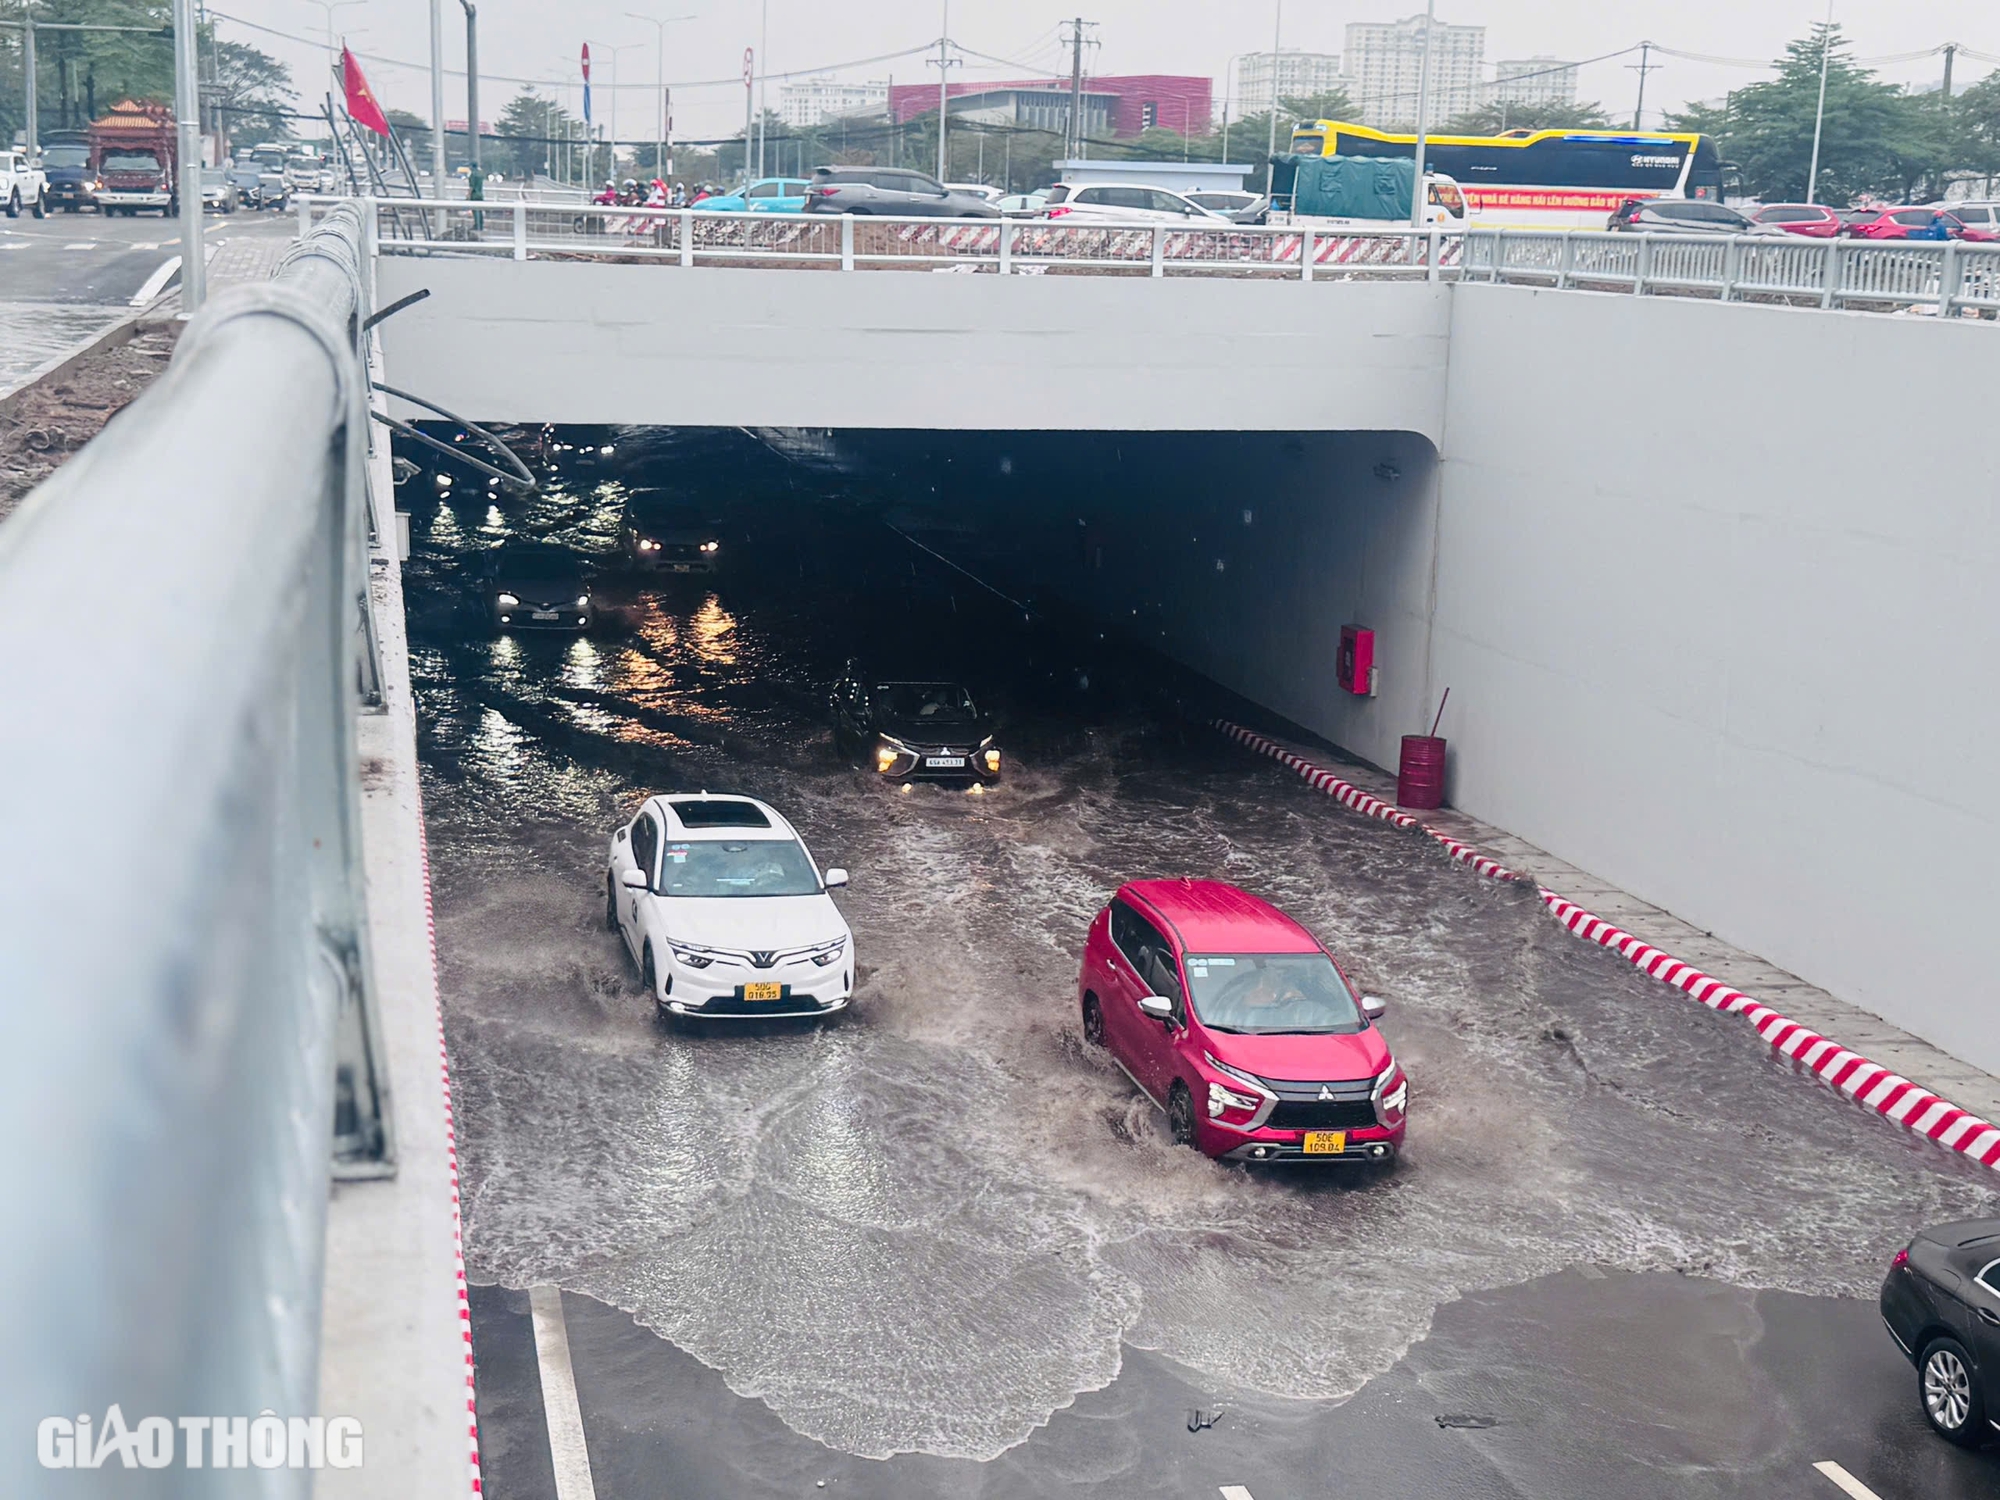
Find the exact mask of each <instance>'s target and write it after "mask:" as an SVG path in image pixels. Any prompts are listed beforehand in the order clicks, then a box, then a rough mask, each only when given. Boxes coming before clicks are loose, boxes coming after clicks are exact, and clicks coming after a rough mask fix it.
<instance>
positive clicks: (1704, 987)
mask: <svg viewBox="0 0 2000 1500" xmlns="http://www.w3.org/2000/svg"><path fill="white" fill-rule="evenodd" d="M1209 722H1210V724H1211V725H1212V726H1213V727H1214V728H1216V729H1219V730H1221V731H1222V733H1224V734H1225V735H1227V736H1228V737H1229V738H1230V739H1232V740H1235V741H1236V742H1237V743H1238V744H1239V745H1243V746H1245V747H1246V748H1248V749H1251V750H1255V751H1256V752H1258V753H1259V754H1260V755H1267V756H1270V757H1271V758H1272V759H1274V760H1277V761H1279V762H1281V763H1282V764H1284V765H1286V766H1288V767H1289V768H1291V769H1292V770H1294V771H1296V772H1298V773H1299V774H1300V775H1301V776H1303V777H1304V778H1305V779H1306V780H1307V781H1309V782H1310V783H1311V784H1312V785H1314V786H1315V787H1318V788H1319V789H1320V790H1321V791H1324V792H1326V793H1327V794H1328V795H1330V796H1331V797H1333V798H1334V800H1335V801H1337V802H1339V803H1341V804H1342V805H1343V806H1346V807H1351V808H1353V809H1354V810H1355V811H1356V812H1359V813H1362V814H1364V815H1366V816H1368V817H1371V818H1378V819H1380V820H1381V821H1382V822H1385V823H1388V824H1390V825H1392V826H1394V827H1396V828H1404V829H1410V830H1414V831H1415V832H1418V833H1422V834H1425V835H1427V836H1429V837H1430V838H1431V839H1433V840H1435V841H1436V842H1437V843H1438V844H1440V845H1442V846H1443V847H1444V849H1445V851H1446V852H1447V853H1448V854H1450V855H1451V857H1452V858H1453V859H1455V860H1457V861H1458V862H1459V863H1461V864H1464V865H1469V866H1470V867H1471V868H1472V869H1473V870H1474V871H1476V872H1477V873H1479V874H1481V875H1485V876H1488V877H1489V878H1491V879H1494V880H1509V881H1520V882H1525V881H1526V879H1527V877H1525V876H1522V875H1518V874H1516V873H1515V872H1514V871H1512V870H1510V869H1508V868H1507V867H1506V866H1505V865H1503V864H1501V863H1500V862H1499V861H1498V860H1496V859H1491V858H1489V857H1488V856H1486V855H1484V854H1481V853H1480V852H1479V851H1478V850H1477V849H1475V848H1473V847H1472V846H1471V845H1470V844H1467V843H1464V842H1463V841H1461V840H1459V839H1455V838H1453V837H1451V836H1450V835H1449V834H1446V833H1442V832H1440V831H1439V830H1437V829H1435V828H1432V827H1431V826H1429V825H1428V824H1426V823H1424V822H1422V821H1420V820H1419V819H1417V818H1414V817H1412V816H1410V814H1408V813H1406V812H1404V811H1403V810H1402V809H1400V808H1397V807H1392V806H1391V805H1390V804H1389V803H1387V802H1384V801H1383V800H1382V799H1381V798H1380V797H1377V796H1374V795H1373V794H1372V793H1369V792H1366V791H1363V790H1362V789H1361V788H1360V787H1358V786H1355V785H1354V784H1353V783H1352V782H1348V781H1343V780H1341V779H1340V777H1338V776H1336V775H1335V774H1334V773H1333V772H1331V771H1328V770H1326V769H1324V768H1323V767H1320V766H1316V765H1314V764H1313V763H1312V762H1311V761H1309V760H1307V759H1305V758H1304V757H1303V756H1301V755H1298V754H1295V753H1294V752H1292V751H1290V750H1287V749H1286V748H1285V747H1284V746H1282V745H1280V744H1278V743H1277V742H1276V741H1275V740H1270V739H1266V738H1265V737H1264V736H1263V735H1261V734H1258V733H1257V732H1256V731H1255V730H1250V729H1245V728H1244V727H1243V726H1242V725H1240V724H1233V723H1231V722H1230V721H1229V720H1227V719H1212V720H1210V721H1209ZM1535 889H1536V891H1537V892H1538V893H1539V895H1540V897H1541V901H1542V905H1543V907H1544V908H1545V909H1546V910H1547V911H1548V913H1549V914H1550V915H1551V916H1553V917H1554V918H1555V919H1556V920H1557V921H1558V922H1560V923H1561V924H1562V925H1563V926H1564V927H1566V928H1568V929H1569V930H1570V931H1571V932H1573V933H1575V934H1576V935H1577V936H1578V937H1580V938H1583V939H1584V940H1586V941H1587V942H1592V943H1596V944H1597V945H1598V946H1599V947H1602V948H1609V949H1610V950H1612V951H1613V952H1614V953H1617V954H1618V955H1619V956H1620V957H1622V958H1624V959H1625V960H1626V961H1627V962H1628V963H1630V964H1632V965H1633V966H1634V967H1635V968H1637V969H1638V970H1639V971H1640V972H1642V973H1644V974H1647V975H1649V976H1651V977H1652V978H1654V979H1657V980H1659V981H1660V982H1661V983H1662V984H1666V985H1669V986H1671V987H1672V988H1674V989H1677V990H1680V991H1681V992H1683V993H1684V994H1687V995H1689V996H1691V997H1692V998H1694V999H1696V1000H1699V1001H1700V1002H1701V1003H1702V1004H1703V1005H1705V1006H1707V1007H1708V1008H1709V1009H1710V1010H1715V1011H1721V1012H1722V1013H1724V1014H1725V1015H1740V1016H1742V1017H1743V1018H1744V1019H1745V1020H1747V1021H1749V1023H1750V1025H1751V1027H1752V1028H1753V1029H1755V1031H1756V1032H1757V1035H1758V1036H1759V1037H1760V1038H1761V1039H1762V1040H1763V1041H1764V1043H1765V1044H1766V1045H1767V1046H1769V1047H1770V1048H1772V1050H1773V1051H1775V1052H1776V1053H1777V1054H1778V1055H1779V1056H1780V1057H1783V1058H1784V1059H1785V1060H1786V1061H1787V1062H1790V1063H1792V1064H1793V1065H1794V1066H1795V1067H1796V1068H1800V1069H1803V1070H1804V1071H1806V1072H1809V1073H1811V1074H1812V1075H1813V1076H1814V1077H1815V1078H1817V1079H1818V1080H1819V1081H1820V1082H1822V1083H1824V1084H1826V1085H1828V1086H1829V1087H1831V1088H1833V1089H1836V1090H1838V1091H1839V1092H1840V1093H1842V1094H1844V1095H1846V1096H1847V1097H1848V1098H1850V1099H1852V1100H1853V1101H1854V1102H1855V1103H1857V1104H1859V1105H1861V1106H1862V1107H1864V1108H1866V1109H1869V1110H1872V1111H1873V1112H1874V1113H1876V1114H1878V1115H1880V1116H1882V1118H1883V1119H1885V1120H1888V1121H1890V1122H1891V1123H1892V1124H1895V1125H1899V1126H1901V1127H1902V1128H1903V1129H1905V1130H1908V1131H1909V1132H1910V1133H1911V1134H1913V1135H1919V1136H1922V1137H1923V1138H1924V1139H1926V1140H1929V1141H1933V1142H1935V1143H1936V1144H1938V1145H1939V1146H1942V1147H1943V1148H1944V1149H1946V1150H1948V1151H1953V1152H1956V1153H1958V1154H1959V1155H1962V1156H1969V1157H1971V1158H1972V1159H1973V1160H1975V1161H1977V1162H1979V1163H1981V1164H1982V1165H1984V1166H1988V1167H2000V1127H1996V1126H1994V1125H1991V1124H1989V1123H1988V1122H1987V1121H1985V1120H1982V1119H1980V1118H1979V1117H1978V1116H1977V1115H1974V1114H1971V1113H1969V1112H1967V1111H1965V1110H1962V1109H1960V1108H1959V1107H1958V1106H1957V1105H1955V1104H1953V1103H1951V1102H1950V1101H1949V1100H1947V1099H1942V1098H1940V1097H1938V1096H1937V1095H1936V1094H1933V1093H1932V1092H1931V1091H1930V1090H1928V1089H1925V1088H1922V1087H1920V1086H1918V1085H1917V1084H1915V1083H1912V1082H1911V1081H1910V1080H1909V1079H1907V1078H1904V1077H1902V1076H1900V1075H1899V1074H1897V1073H1893V1072H1891V1071H1890V1070H1889V1069H1887V1068H1885V1067H1882V1066H1881V1065H1880V1064H1878V1063H1873V1062H1870V1061H1869V1060H1868V1059H1867V1058H1865V1057H1863V1056H1862V1055H1861V1054H1860V1053H1858V1052H1852V1051H1849V1050H1848V1049H1847V1048H1845V1047H1843V1046H1841V1045H1840V1044H1839V1043H1838V1042H1835V1041H1833V1040H1832V1039H1831V1038H1828V1037H1823V1036H1821V1035H1820V1034H1819V1033H1818V1032H1816V1031H1814V1030H1812V1028H1811V1027H1808V1026H1803V1025H1801V1024H1800V1023H1798V1022H1797V1021H1794V1020H1792V1019H1791V1018H1790V1017H1788V1016H1785V1015H1782V1014H1780V1013H1779V1012H1777V1011H1775V1010H1772V1009H1771V1008H1770V1007H1769V1006H1768V1005H1765V1004H1763V1003H1761V1002H1760V1001H1757V1000H1755V999H1753V998H1751V997H1750V996H1749V995H1746V994H1744V993H1743V992H1742V991H1741V990H1737V989H1732V988H1731V987H1730V986H1729V985H1727V984H1724V983H1723V982H1722V981H1721V980H1719V979H1716V978H1714V977H1713V976H1712V975H1708V974H1704V973H1702V972H1701V970H1699V969H1697V968H1695V967H1694V966H1693V965H1692V964H1688V963H1684V962H1683V961H1681V960H1680V959H1677V958H1675V957H1674V956H1673V955H1672V954H1670V953H1665V952H1662V951H1661V950H1660V949H1658V948H1655V947H1653V946H1652V945H1650V944H1649V943H1646V942H1645V941H1643V940H1642V939H1640V938H1637V937H1634V936H1633V935H1632V934H1631V933H1629V932H1625V931H1622V930H1621V929H1619V928H1618V927H1616V926H1614V925H1613V924H1611V923H1610V922H1607V921H1605V920H1604V919H1603V918H1602V917H1600V916H1597V915H1596V914H1595V913H1593V912H1590V911H1587V910H1585V909H1584V908H1583V907H1581V906H1579V905H1577V904H1576V903H1575V902H1574V901H1570V900H1568V899H1566V898H1565V897H1563V896H1560V895H1558V894H1557V893H1556V892H1554V891H1552V890H1550V889H1549V888H1548V887H1547V886H1545V885H1540V884H1537V885H1536V887H1535Z"/></svg>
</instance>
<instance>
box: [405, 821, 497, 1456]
mask: <svg viewBox="0 0 2000 1500" xmlns="http://www.w3.org/2000/svg"><path fill="white" fill-rule="evenodd" d="M417 850H418V852H419V853H420V854H421V855H422V857H423V867H424V933H425V936H426V938H427V939H428V940H429V942H430V948H431V998H432V1001H433V1003H434V1004H435V1005H436V1006H437V1028H438V1071H439V1076H440V1078H441V1079H442V1081H443V1084H444V1152H445V1164H446V1167H447V1169H448V1170H449V1171H450V1173H451V1259H452V1270H453V1272H454V1274H455V1275H456V1276H457V1279H458V1332H459V1337H460V1339H461V1340H462V1341H463V1342H464V1345H465V1442H466V1450H467V1464H468V1467H467V1478H468V1479H469V1481H470V1484H471V1493H472V1494H475V1495H477V1494H479V1493H480V1492H481V1487H482V1480H481V1477H480V1472H479V1401H478V1394H479V1393H478V1386H477V1385H476V1384H475V1382H474V1379H473V1366H472V1304H471V1303H470V1302H469V1301H467V1300H466V1286H465V1220H464V1216H463V1214H462V1213H461V1211H460V1208H459V1201H458V1116H457V1113H456V1111H455V1110H454V1109H453V1107H452V1102H451V1053H450V1052H449V1050H448V1049H447V1048H446V1046H445V1040H444V990H443V989H442V987H441V986H440V985H439V984H438V962H437V912H436V910H435V908H434V907H433V905H432V902H431V841H430V835H429V833H428V831H427V830H426V829H425V827H424V802H423V790H422V789H421V788H419V789H418V791H417Z"/></svg>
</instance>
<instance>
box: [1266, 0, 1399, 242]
mask: <svg viewBox="0 0 2000 1500" xmlns="http://www.w3.org/2000/svg"><path fill="white" fill-rule="evenodd" d="M1436 21H1437V0H1429V3H1428V4H1427V5H1426V6H1425V7H1424V52H1423V60H1422V61H1421V62H1419V63H1418V64H1417V70H1418V71H1417V171H1416V180H1415V181H1414V182H1412V183H1411V184H1410V227H1411V228H1412V229H1421V228H1423V225H1424V198H1425V196H1426V195H1425V193H1424V147H1425V146H1426V144H1428V143H1427V142H1426V141H1425V139H1424V137H1425V135H1426V133H1427V132H1428V131H1429V129H1430V123H1431V120H1430V110H1431V30H1432V28H1433V26H1434V25H1435V24H1436ZM1275 61H1276V59H1273V62H1274V63H1275ZM1277 84H1278V77H1277V70H1276V68H1275V67H1274V68H1273V69H1272V73H1271V87H1272V90H1273V92H1272V95H1271V100H1272V103H1273V105H1274V106H1275V105H1276V103H1277V97H1278V96H1277V93H1276V89H1277ZM1431 274H1432V275H1433V276H1435V275H1436V274H1437V271H1436V269H1435V268H1433V269H1432V271H1431Z"/></svg>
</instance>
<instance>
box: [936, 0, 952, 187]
mask: <svg viewBox="0 0 2000 1500" xmlns="http://www.w3.org/2000/svg"><path fill="white" fill-rule="evenodd" d="M950 40H951V0H944V14H943V17H942V21H941V24H940V29H939V31H938V55H937V70H938V159H937V180H938V181H939V182H943V181H944V180H945V178H946V177H947V176H949V175H950V172H951V156H950V154H949V153H948V152H947V150H946V148H945V132H946V130H947V128H948V126H947V123H946V122H947V120H948V118H949V116H950V113H951V91H950V89H948V88H947V87H946V86H945V80H946V79H948V78H950V77H951V56H950V54H949V53H948V52H947V51H946V50H945V49H946V47H947V45H948V44H949V42H950Z"/></svg>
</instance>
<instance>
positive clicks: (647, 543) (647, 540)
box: [639, 536, 660, 552]
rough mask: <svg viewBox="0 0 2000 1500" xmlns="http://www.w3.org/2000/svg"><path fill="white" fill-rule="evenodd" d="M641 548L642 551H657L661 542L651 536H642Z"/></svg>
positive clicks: (640, 539) (640, 540)
mask: <svg viewBox="0 0 2000 1500" xmlns="http://www.w3.org/2000/svg"><path fill="white" fill-rule="evenodd" d="M639 550H640V551H641V552H657V551H659V550H660V544H659V543H658V542H656V541H654V540H653V539H652V538H651V537H649V536H642V537H640V538H639Z"/></svg>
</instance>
